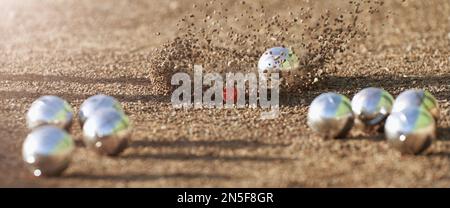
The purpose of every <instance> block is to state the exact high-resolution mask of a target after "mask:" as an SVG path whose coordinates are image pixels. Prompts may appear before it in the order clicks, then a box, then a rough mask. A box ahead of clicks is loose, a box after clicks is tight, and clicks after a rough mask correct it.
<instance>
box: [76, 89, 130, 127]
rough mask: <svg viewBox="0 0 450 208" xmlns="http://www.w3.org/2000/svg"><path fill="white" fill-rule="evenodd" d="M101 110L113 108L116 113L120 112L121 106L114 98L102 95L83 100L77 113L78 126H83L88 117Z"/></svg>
mask: <svg viewBox="0 0 450 208" xmlns="http://www.w3.org/2000/svg"><path fill="white" fill-rule="evenodd" d="M103 108H114V109H116V110H117V111H122V106H121V105H120V103H119V101H117V100H116V99H115V98H113V97H111V96H108V95H103V94H99V95H94V96H91V97H89V98H88V99H87V100H85V101H84V102H83V103H82V104H81V106H80V112H79V113H78V118H79V121H80V125H81V126H83V124H84V122H86V120H87V119H88V118H89V117H90V116H92V115H93V114H94V113H95V112H97V111H98V110H100V109H103Z"/></svg>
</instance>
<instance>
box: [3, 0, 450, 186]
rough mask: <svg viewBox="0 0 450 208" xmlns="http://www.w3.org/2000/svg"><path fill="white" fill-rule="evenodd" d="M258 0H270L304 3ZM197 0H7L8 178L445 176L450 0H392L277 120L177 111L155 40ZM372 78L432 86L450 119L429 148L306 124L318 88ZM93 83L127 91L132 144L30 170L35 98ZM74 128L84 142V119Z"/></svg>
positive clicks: (349, 87) (312, 180) (365, 181)
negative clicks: (162, 81) (52, 168)
mask: <svg viewBox="0 0 450 208" xmlns="http://www.w3.org/2000/svg"><path fill="white" fill-rule="evenodd" d="M254 2H259V3H261V4H263V5H266V7H269V8H270V10H271V11H272V12H273V13H283V11H284V10H285V9H286V8H292V7H295V6H297V4H298V3H296V2H297V1H254ZM314 2H316V1H314ZM318 2H321V3H317V2H316V3H312V2H310V3H308V2H303V4H314V6H315V7H319V9H327V7H335V6H336V5H339V4H340V3H339V2H341V1H332V3H330V2H331V1H318ZM342 2H347V1H342ZM342 2H341V3H342ZM193 3H194V2H193V1H181V0H180V1H176V0H169V1H167V0H151V1H119V0H114V1H106V0H99V1H90V0H81V1H75V0H67V1H62V0H60V1H38V0H20V1H16V0H2V1H1V2H0V4H1V6H0V116H1V118H2V119H0V186H2V187H449V186H450V2H449V1H447V0H431V1H419V0H417V1H409V0H407V1H388V2H387V3H386V5H384V7H383V8H384V10H382V11H380V16H382V17H384V16H385V15H386V16H387V15H389V17H387V18H372V17H371V16H370V15H367V16H364V17H363V19H364V21H365V22H366V24H367V28H368V32H369V33H370V35H369V36H368V37H367V38H365V39H364V40H362V41H359V42H358V44H357V45H356V46H355V47H354V48H353V49H352V50H349V51H348V52H345V53H343V54H340V55H338V56H337V57H336V59H334V60H332V61H331V62H330V63H329V64H327V65H325V66H324V70H326V71H327V76H326V78H324V80H323V81H321V84H320V86H317V87H315V88H313V89H311V90H308V91H304V92H302V93H292V94H290V95H289V96H284V97H283V98H282V100H281V106H282V107H281V115H280V117H279V118H277V119H275V120H261V119H259V116H260V113H261V111H262V110H260V109H256V110H254V109H231V110H224V109H202V110H173V109H172V106H171V104H170V97H169V96H167V95H164V94H162V93H160V92H158V89H157V88H155V87H154V84H155V83H152V82H150V77H149V76H150V74H149V69H151V68H152V64H151V61H150V59H151V56H152V51H153V50H154V49H155V48H158V47H160V46H161V45H162V44H163V43H165V42H167V41H171V40H173V39H174V37H175V36H176V35H177V30H176V24H177V22H178V20H179V19H180V18H182V17H183V16H184V15H188V14H189V13H190V12H191V10H192V9H195V8H193V7H192V4H193ZM197 3H198V5H199V6H200V7H201V6H202V5H203V3H204V2H202V1H197ZM238 7H239V4H238V5H235V6H234V7H233V8H235V10H233V11H239V10H238V9H239V8H238ZM217 9H218V10H221V9H223V8H217ZM158 32H159V33H160V35H159V36H157V35H155V33H158ZM369 86H375V87H383V88H385V89H387V90H388V91H389V92H391V93H392V94H393V95H398V94H399V93H400V92H401V91H403V90H405V89H408V88H413V87H418V88H425V89H428V90H429V91H431V92H432V93H433V94H434V95H435V96H436V98H437V99H438V100H439V104H440V106H441V117H442V119H441V120H440V121H439V129H438V133H439V137H438V140H437V141H436V142H435V143H433V145H432V147H431V148H430V149H429V151H428V152H427V153H425V154H423V155H419V156H402V155H400V153H399V152H397V151H395V150H393V149H391V148H390V147H389V146H388V144H387V143H386V141H384V139H383V136H382V135H367V136H358V135H356V136H355V135H353V136H350V137H348V138H346V139H343V140H323V139H321V138H319V137H317V136H316V135H314V134H313V133H312V132H311V130H310V129H309V128H308V127H307V125H306V112H307V109H308V105H309V103H310V102H311V101H312V99H313V98H314V97H315V96H317V95H319V94H320V93H323V92H326V91H337V92H340V93H342V94H345V95H347V96H349V97H352V96H353V95H354V94H355V93H356V92H357V91H358V90H360V89H362V88H364V87H369ZM98 93H105V94H109V95H112V96H115V97H116V98H117V99H119V100H120V101H121V102H122V103H123V105H124V108H125V109H126V112H127V113H128V114H129V115H130V117H131V119H132V121H133V123H134V126H135V128H134V133H133V136H132V138H131V145H130V147H129V148H128V149H126V150H125V151H124V152H123V154H121V155H120V156H119V157H116V158H110V157H104V156H99V155H97V154H95V153H94V152H92V151H89V150H87V149H86V148H85V147H83V145H82V143H81V142H77V148H76V151H75V154H74V157H73V161H72V164H71V165H70V167H69V168H68V169H67V170H66V172H65V173H64V174H63V176H62V177H58V178H34V177H33V176H31V174H30V172H29V171H28V170H27V169H26V168H25V167H24V164H23V162H22V158H21V147H22V142H23V140H24V139H25V137H26V135H27V133H28V132H29V131H28V130H27V129H26V126H25V116H24V115H25V113H26V110H27V108H28V107H29V106H30V104H31V102H32V101H33V100H35V99H36V98H38V97H40V96H41V95H46V94H53V95H58V96H61V97H63V98H65V99H67V100H68V101H69V102H70V103H71V104H72V105H73V106H74V108H75V110H77V109H78V108H79V106H80V104H81V102H83V100H84V99H86V98H87V97H89V96H91V95H95V94H98ZM73 134H74V137H75V139H77V141H79V140H80V138H81V132H80V127H79V126H78V125H75V127H74V130H73Z"/></svg>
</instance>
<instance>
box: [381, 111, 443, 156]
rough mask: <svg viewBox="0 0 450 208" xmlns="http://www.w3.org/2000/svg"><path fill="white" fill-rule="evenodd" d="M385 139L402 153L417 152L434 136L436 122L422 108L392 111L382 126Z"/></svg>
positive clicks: (429, 142)
mask: <svg viewBox="0 0 450 208" xmlns="http://www.w3.org/2000/svg"><path fill="white" fill-rule="evenodd" d="M384 128H385V129H384V131H385V135H386V139H387V141H388V142H389V143H390V144H391V145H392V146H393V147H394V148H396V149H398V150H399V151H400V152H402V153H404V154H419V153H421V152H423V151H424V150H426V149H427V148H428V147H429V146H430V145H431V143H432V142H433V140H434V139H435V138H436V122H435V120H434V118H433V116H432V115H431V114H430V113H429V112H428V111H426V110H425V109H423V108H418V107H409V108H405V109H403V110H402V111H400V112H393V113H392V114H391V115H389V117H388V118H387V120H386V124H385V127H384Z"/></svg>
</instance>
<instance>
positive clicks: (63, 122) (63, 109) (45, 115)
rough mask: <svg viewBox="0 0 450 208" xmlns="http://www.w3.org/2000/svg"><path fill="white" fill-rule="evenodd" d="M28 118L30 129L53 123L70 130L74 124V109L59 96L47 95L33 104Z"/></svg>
mask: <svg viewBox="0 0 450 208" xmlns="http://www.w3.org/2000/svg"><path fill="white" fill-rule="evenodd" d="M26 119H27V126H28V128H29V129H34V128H37V127H40V126H45V125H53V126H56V127H59V128H63V129H66V130H68V131H69V130H70V127H71V125H72V119H73V110H72V108H71V107H70V105H69V103H67V101H65V100H63V99H61V98H59V97H57V96H52V95H47V96H43V97H40V98H39V99H37V100H35V101H34V102H33V103H32V104H31V107H30V108H29V110H28V112H27V115H26Z"/></svg>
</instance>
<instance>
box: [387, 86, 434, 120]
mask: <svg viewBox="0 0 450 208" xmlns="http://www.w3.org/2000/svg"><path fill="white" fill-rule="evenodd" d="M409 107H419V108H423V109H425V110H427V111H428V112H429V113H430V114H431V115H432V116H433V118H434V119H436V121H437V120H439V105H438V102H437V100H436V98H435V97H434V96H433V95H432V94H431V93H430V92H428V91H427V90H421V89H410V90H406V91H404V92H402V93H400V95H398V96H397V98H396V99H395V102H394V106H393V107H392V112H400V111H402V110H403V109H405V108H409Z"/></svg>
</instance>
